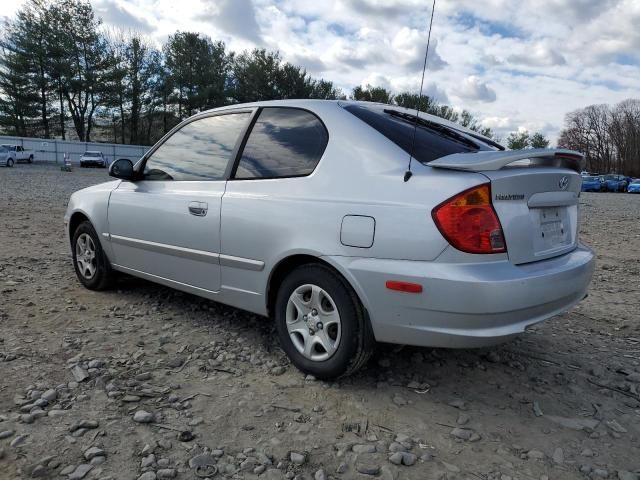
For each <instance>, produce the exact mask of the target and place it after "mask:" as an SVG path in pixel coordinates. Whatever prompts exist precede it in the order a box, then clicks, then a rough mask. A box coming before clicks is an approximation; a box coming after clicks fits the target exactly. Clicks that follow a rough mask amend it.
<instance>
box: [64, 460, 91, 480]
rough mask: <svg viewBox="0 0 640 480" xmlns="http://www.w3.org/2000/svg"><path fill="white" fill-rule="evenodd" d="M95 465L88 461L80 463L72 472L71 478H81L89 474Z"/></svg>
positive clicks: (73, 479)
mask: <svg viewBox="0 0 640 480" xmlns="http://www.w3.org/2000/svg"><path fill="white" fill-rule="evenodd" d="M92 468H93V465H89V464H87V463H83V464H81V465H78V466H77V467H76V469H75V470H74V471H73V473H72V474H70V475H69V480H81V479H83V478H84V477H86V476H87V474H88V473H89V472H90V471H91V469H92Z"/></svg>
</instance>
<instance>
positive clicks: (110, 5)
mask: <svg viewBox="0 0 640 480" xmlns="http://www.w3.org/2000/svg"><path fill="white" fill-rule="evenodd" d="M93 7H94V8H95V10H96V14H97V16H98V17H100V18H102V21H103V22H104V23H106V24H109V25H113V26H116V27H118V28H120V29H122V30H132V31H134V32H140V33H145V34H149V33H152V32H153V31H154V30H155V28H154V27H153V26H152V25H151V24H150V23H149V22H148V21H147V20H146V19H145V18H142V17H138V16H136V15H134V14H132V13H130V12H129V11H128V10H127V9H126V8H124V7H122V6H120V5H119V4H118V2H117V1H116V0H98V1H95V2H94V3H93Z"/></svg>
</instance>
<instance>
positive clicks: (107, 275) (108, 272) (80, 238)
mask: <svg viewBox="0 0 640 480" xmlns="http://www.w3.org/2000/svg"><path fill="white" fill-rule="evenodd" d="M87 250H89V251H90V252H91V251H92V253H93V255H92V256H91V255H82V256H81V254H82V253H83V252H86V251H87ZM71 254H72V256H73V268H74V269H75V271H76V275H77V276H78V280H80V283H82V285H84V286H85V287H86V288H88V289H89V290H105V289H107V288H109V287H110V286H111V285H112V284H113V282H114V280H115V272H114V271H113V270H112V268H111V265H109V260H108V259H107V256H106V255H105V253H104V251H103V250H102V245H101V244H100V240H99V239H98V234H97V233H96V231H95V229H94V228H93V225H91V222H89V221H84V222H82V223H81V224H80V225H79V226H78V228H76V231H75V232H73V239H72V241H71Z"/></svg>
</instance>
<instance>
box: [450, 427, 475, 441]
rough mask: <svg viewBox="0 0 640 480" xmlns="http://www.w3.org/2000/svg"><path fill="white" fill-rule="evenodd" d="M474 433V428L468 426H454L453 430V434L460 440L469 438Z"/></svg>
mask: <svg viewBox="0 0 640 480" xmlns="http://www.w3.org/2000/svg"><path fill="white" fill-rule="evenodd" d="M471 435H473V430H469V429H468V428H454V429H453V430H451V436H452V437H456V438H459V439H460V440H469V439H470V438H471Z"/></svg>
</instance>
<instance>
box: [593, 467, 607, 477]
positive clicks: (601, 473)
mask: <svg viewBox="0 0 640 480" xmlns="http://www.w3.org/2000/svg"><path fill="white" fill-rule="evenodd" d="M608 476H609V471H608V470H606V469H604V468H594V469H593V471H592V472H591V478H593V477H596V478H607V477H608Z"/></svg>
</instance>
